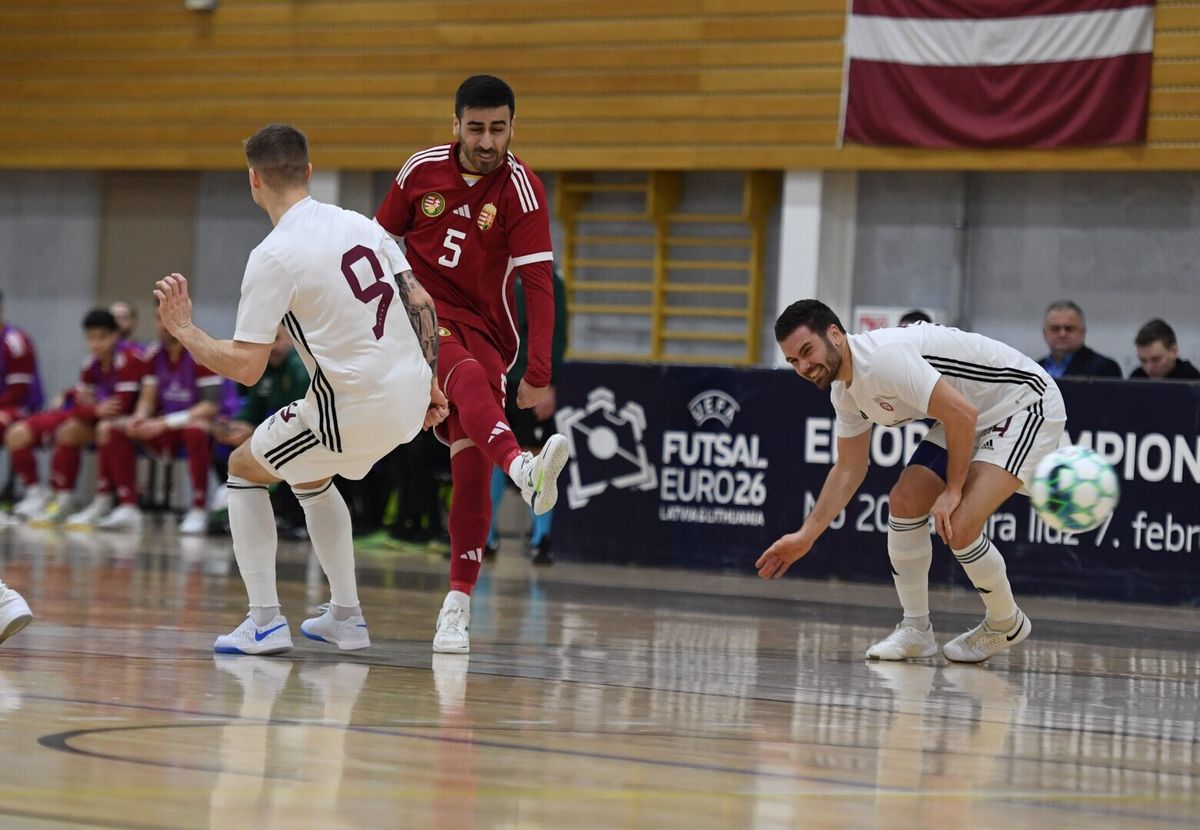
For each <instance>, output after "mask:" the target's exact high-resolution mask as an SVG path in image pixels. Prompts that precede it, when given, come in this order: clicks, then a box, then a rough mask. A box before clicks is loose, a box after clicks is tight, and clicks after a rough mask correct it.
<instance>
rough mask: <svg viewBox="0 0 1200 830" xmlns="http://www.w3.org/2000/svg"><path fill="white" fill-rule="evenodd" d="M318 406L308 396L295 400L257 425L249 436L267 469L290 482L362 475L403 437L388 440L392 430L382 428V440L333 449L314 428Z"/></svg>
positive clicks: (360, 476) (258, 459) (261, 462)
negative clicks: (338, 449) (338, 450)
mask: <svg viewBox="0 0 1200 830" xmlns="http://www.w3.org/2000/svg"><path fill="white" fill-rule="evenodd" d="M318 422H319V421H318V418H317V412H316V408H315V407H314V406H313V405H312V404H311V403H310V402H309V401H307V400H300V401H293V402H292V403H290V404H288V405H287V406H285V407H284V408H283V409H281V410H279V411H278V412H276V413H275V414H274V415H272V416H271V417H270V418H268V419H267V420H265V421H263V422H262V423H261V424H259V425H258V428H257V429H255V430H254V435H253V436H252V437H251V438H250V452H251V454H253V456H254V459H255V460H256V461H257V462H258V463H259V464H261V465H262V466H263V467H264V468H265V469H266V470H267V472H269V473H271V475H273V476H277V477H279V478H281V479H283V480H284V481H286V482H287V483H288V484H306V483H308V482H311V481H321V480H323V479H327V478H330V477H331V476H335V475H339V476H342V477H343V478H350V479H355V480H357V479H360V478H362V477H363V476H365V475H366V474H367V473H369V472H370V471H371V467H373V466H375V462H376V461H378V460H379V459H381V458H383V457H384V456H385V455H387V454H388V453H389V452H391V451H392V450H394V449H395V448H396V447H397V446H399V445H400V444H402V443H404V441H403V440H402V439H398V440H395V441H389V440H386V435H387V433H388V432H391V430H386V431H384V430H381V431H380V432H381V434H380V440H378V441H372V442H370V443H368V444H366V445H360V446H353V447H346V448H345V450H344V451H343V452H333V451H332V450H330V449H328V448H327V447H326V446H325V445H324V444H322V443H321V441H320V439H319V438H318V437H317V433H316V432H315V427H314V426H312V425H314V424H317V423H318Z"/></svg>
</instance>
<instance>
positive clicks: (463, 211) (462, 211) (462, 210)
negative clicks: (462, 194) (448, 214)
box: [454, 205, 471, 219]
mask: <svg viewBox="0 0 1200 830" xmlns="http://www.w3.org/2000/svg"><path fill="white" fill-rule="evenodd" d="M454 215H455V216H461V217H462V218H463V219H470V218H471V209H470V208H469V207H467V206H466V205H463V206H462V207H456V208H455V209H454Z"/></svg>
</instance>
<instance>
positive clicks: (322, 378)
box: [234, 197, 431, 481]
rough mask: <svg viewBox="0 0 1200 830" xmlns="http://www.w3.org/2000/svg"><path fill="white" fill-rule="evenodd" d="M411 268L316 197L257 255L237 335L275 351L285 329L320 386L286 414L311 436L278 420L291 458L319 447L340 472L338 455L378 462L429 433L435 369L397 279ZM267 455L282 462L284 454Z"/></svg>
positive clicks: (379, 234)
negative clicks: (426, 420)
mask: <svg viewBox="0 0 1200 830" xmlns="http://www.w3.org/2000/svg"><path fill="white" fill-rule="evenodd" d="M407 270H410V269H409V265H408V261H407V260H406V259H405V257H404V254H403V253H402V252H401V251H400V248H399V246H398V245H397V244H396V243H395V241H394V240H393V239H392V238H391V237H390V236H388V234H387V233H386V232H384V231H383V229H381V228H380V227H379V225H377V224H376V223H374V222H372V221H371V220H370V219H368V218H367V217H365V216H362V215H361V214H358V213H355V212H353V211H349V210H343V209H342V208H340V207H337V206H335V205H327V204H323V203H321V202H318V201H316V200H314V199H312V198H311V197H309V198H305V199H303V200H301V201H299V202H297V203H296V204H295V205H293V206H292V207H291V208H289V209H288V211H287V212H286V213H285V214H284V215H283V216H282V217H281V218H280V220H279V223H278V224H277V225H276V226H275V229H274V230H273V231H271V233H270V234H268V236H267V238H266V239H264V240H263V241H262V243H261V244H260V245H259V246H258V247H257V248H255V249H254V251H253V252H251V254H250V260H249V262H248V263H247V265H246V274H245V276H244V278H243V280H242V296H241V301H240V302H239V304H238V314H237V327H236V331H235V332H234V339H235V340H241V341H244V342H249V343H271V342H273V341H274V339H275V330H276V327H277V326H278V325H279V324H280V321H282V322H283V325H284V326H285V327H286V328H287V330H288V331H289V332H290V333H291V335H292V339H293V340H294V341H295V345H296V350H297V352H299V354H300V358H301V359H302V360H303V361H304V365H305V367H306V368H307V369H308V372H309V375H310V377H311V378H312V383H311V384H310V386H309V391H308V395H307V396H306V398H305V399H304V401H303V402H302V403H303V405H301V406H296V405H293V406H292V407H287V408H286V411H287V413H288V415H298V416H299V420H300V421H302V422H303V428H301V429H299V430H297V426H298V425H297V424H296V423H293V418H291V417H286V416H285V417H283V418H280V419H276V418H274V417H273V418H272V419H271V421H272V422H275V421H277V420H278V421H281V422H282V423H279V424H276V426H279V427H282V426H286V427H287V430H286V431H287V432H288V433H289V434H288V435H287V436H281V437H282V438H287V439H288V443H289V446H290V448H291V449H292V450H293V452H295V451H297V450H299V451H300V454H303V453H304V452H305V451H307V450H308V449H309V448H314V447H318V446H319V447H320V449H321V450H323V452H318V453H317V454H319V455H322V456H324V455H325V454H326V453H330V454H333V457H331V458H329V459H328V460H329V462H330V463H331V464H333V465H334V466H336V463H337V456H339V455H340V456H342V457H343V458H345V459H346V460H347V461H348V460H349V459H350V457H361V458H363V459H365V458H367V457H370V456H374V458H376V459H377V458H380V457H382V456H383V455H385V454H386V453H388V452H389V451H391V450H392V449H393V448H394V447H396V446H397V445H398V444H401V443H404V442H406V441H409V440H411V439H412V438H413V436H415V435H416V434H417V432H419V431H420V429H421V426H422V422H423V420H424V417H425V410H426V408H427V407H428V405H429V386H430V377H431V374H430V372H431V370H430V367H429V364H428V363H426V361H425V358H424V356H423V355H422V353H421V348H420V344H419V343H418V342H417V337H416V334H415V333H414V332H413V329H412V324H411V323H410V321H409V318H408V314H407V312H406V310H405V308H404V304H403V302H402V301H401V299H400V296H399V291H398V289H397V287H396V280H395V277H394V276H393V275H395V274H399V273H401V272H403V271H407ZM279 414H281V415H282V414H284V412H283V411H281V413H279ZM263 426H264V427H266V426H267V424H264V425H263ZM305 429H307V430H308V431H309V432H310V434H309V435H307V436H306V435H303V432H304V430H305ZM293 433H294V434H293ZM255 438H256V441H255V445H254V449H255V456H256V457H260V451H259V450H260V446H259V445H260V444H261V443H263V442H261V441H260V440H258V439H259V436H258V435H257V433H256V436H255ZM268 443H269V442H268ZM261 450H262V453H261V455H262V456H267V455H270V454H272V453H274V454H275V455H278V452H277V450H278V447H271V446H266V445H265V444H264V445H263V446H262V447H261ZM260 460H263V458H262V457H260ZM267 460H268V461H269V460H270V459H269V458H268V459H267ZM289 460H291V459H290V458H289ZM270 466H271V467H276V464H275V463H272V464H270ZM356 466H361V465H356ZM322 469H324V467H322ZM367 469H369V465H368V467H367ZM288 472H290V471H288ZM334 472H337V471H336V470H334ZM364 472H365V471H364ZM330 474H332V472H330ZM281 477H283V478H286V479H287V480H289V481H292V480H293V478H294V476H293V475H286V476H284V475H282V474H281Z"/></svg>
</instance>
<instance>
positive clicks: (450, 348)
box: [434, 320, 508, 444]
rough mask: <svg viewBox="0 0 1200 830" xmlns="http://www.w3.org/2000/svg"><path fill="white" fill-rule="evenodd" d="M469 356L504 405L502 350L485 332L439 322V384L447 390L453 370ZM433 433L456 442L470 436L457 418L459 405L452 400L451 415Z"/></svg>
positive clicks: (505, 369)
mask: <svg viewBox="0 0 1200 830" xmlns="http://www.w3.org/2000/svg"><path fill="white" fill-rule="evenodd" d="M468 360H473V361H475V362H476V363H478V364H479V365H480V366H482V367H483V373H484V374H485V375H486V376H487V379H488V386H490V387H491V389H492V394H493V395H494V396H495V398H496V402H497V403H498V404H499V405H500V408H501V409H504V397H505V394H506V392H507V386H508V364H507V363H505V361H504V358H502V357H500V352H499V351H498V350H497V349H496V347H495V346H494V345H493V344H492V341H491V340H488V339H487V338H486V337H485V336H484V335H483V334H481V333H480V332H478V331H476V330H475V329H473V328H471V327H470V326H466V325H463V324H461V323H456V322H454V321H451V320H443V321H440V322H439V323H438V385H439V386H441V387H442V391H443V392H446V386H447V383H448V382H449V380H450V377H451V376H452V375H453V374H454V370H455V369H457V368H458V367H459V366H460V365H462V364H463V363H465V362H466V361H468ZM447 395H449V393H447ZM434 434H435V435H436V436H437V437H438V438H439V439H440V440H441V441H442V443H444V444H453V443H454V442H455V441H458V440H460V439H462V438H466V437H467V433H466V432H465V431H464V430H463V428H462V424H461V423H460V422H459V419H458V409H457V408H456V407H455V406H454V401H453V400H451V401H450V417H448V418H447V419H446V420H444V421H442V422H441V423H440V424H438V425H437V426H436V427H434Z"/></svg>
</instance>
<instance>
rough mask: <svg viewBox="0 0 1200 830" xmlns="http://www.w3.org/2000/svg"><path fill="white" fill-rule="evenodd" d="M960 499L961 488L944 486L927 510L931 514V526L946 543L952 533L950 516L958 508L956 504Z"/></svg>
mask: <svg viewBox="0 0 1200 830" xmlns="http://www.w3.org/2000/svg"><path fill="white" fill-rule="evenodd" d="M961 501H962V491H961V490H951V489H950V488H946V489H945V490H943V491H942V494H941V495H940V496H938V497H937V501H935V502H934V503H933V508H932V509H931V510H930V511H929V512H930V514H932V515H933V526H934V529H935V530H937V535H938V536H941V537H942V541H943V542H945V543H946V544H947V545H949V544H950V539H951V537H952V536H953V535H954V528H953V527H951V525H950V517H951V516H952V515H953V514H954V511H955V510H957V509H958V504H959V502H961Z"/></svg>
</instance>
